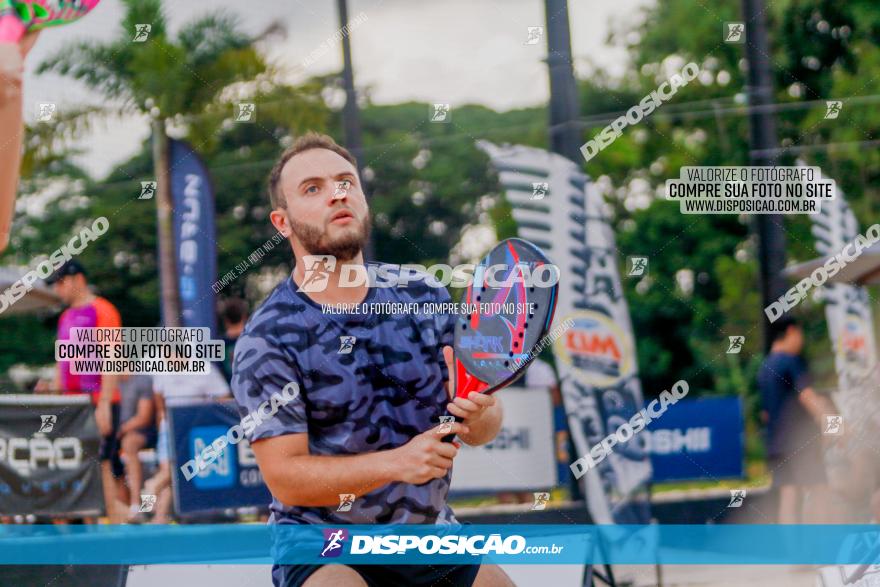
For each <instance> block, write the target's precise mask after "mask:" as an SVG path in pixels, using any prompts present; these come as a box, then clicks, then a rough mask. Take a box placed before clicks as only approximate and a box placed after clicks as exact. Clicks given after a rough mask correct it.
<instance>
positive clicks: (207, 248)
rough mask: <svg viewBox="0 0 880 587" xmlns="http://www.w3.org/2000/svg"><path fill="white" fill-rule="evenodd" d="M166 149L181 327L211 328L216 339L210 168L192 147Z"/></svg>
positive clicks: (178, 143) (175, 144)
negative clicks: (169, 172)
mask: <svg viewBox="0 0 880 587" xmlns="http://www.w3.org/2000/svg"><path fill="white" fill-rule="evenodd" d="M168 149H169V160H170V168H171V198H172V200H173V202H174V212H173V215H172V219H173V226H174V228H173V230H174V244H175V252H176V262H177V278H178V287H179V290H180V309H181V314H182V322H181V326H190V327H207V328H210V329H211V337H212V338H217V336H216V335H217V318H216V306H215V303H216V302H215V300H214V290H213V289H212V287H211V286H212V285H213V284H214V283H215V282H216V281H217V248H216V247H217V245H216V243H217V235H216V228H215V226H214V188H213V186H212V185H211V178H210V176H209V175H208V169H207V168H206V167H205V164H204V163H203V162H202V160H201V158H200V157H199V156H198V154H197V153H196V152H195V151H193V150H192V148H191V147H190V146H189V145H188V144H186V143H185V142H183V141H178V140H174V139H171V140H169V147H168Z"/></svg>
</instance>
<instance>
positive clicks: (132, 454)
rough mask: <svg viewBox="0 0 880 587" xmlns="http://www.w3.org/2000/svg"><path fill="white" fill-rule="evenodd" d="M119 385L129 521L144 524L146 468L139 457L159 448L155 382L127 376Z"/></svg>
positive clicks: (146, 378) (145, 378)
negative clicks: (143, 502)
mask: <svg viewBox="0 0 880 587" xmlns="http://www.w3.org/2000/svg"><path fill="white" fill-rule="evenodd" d="M120 379H121V381H120V382H119V391H120V393H121V394H122V401H121V404H120V409H119V420H120V421H121V422H122V424H121V425H120V426H119V433H118V436H119V441H120V445H121V447H122V460H123V462H124V464H125V480H126V485H127V486H128V503H129V512H128V521H130V522H136V521H141V520H142V518H143V516H141V514H140V510H141V497H140V496H141V487H142V486H143V481H144V468H143V465H142V464H141V461H140V458H138V453H140V451H142V450H144V449H146V448H154V447H155V446H156V436H157V432H156V422H155V415H156V408H155V404H154V400H153V380H152V378H151V377H150V376H149V375H124V376H122V377H121V378H120Z"/></svg>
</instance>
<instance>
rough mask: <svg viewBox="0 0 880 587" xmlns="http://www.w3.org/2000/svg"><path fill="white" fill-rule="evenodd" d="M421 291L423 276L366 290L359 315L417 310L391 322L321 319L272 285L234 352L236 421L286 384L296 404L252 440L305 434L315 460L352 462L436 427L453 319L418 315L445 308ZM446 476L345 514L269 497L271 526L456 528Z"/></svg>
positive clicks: (284, 288) (384, 492) (398, 489)
mask: <svg viewBox="0 0 880 587" xmlns="http://www.w3.org/2000/svg"><path fill="white" fill-rule="evenodd" d="M426 281H429V282H430V281H431V278H430V277H427V276H425V275H421V276H420V277H419V279H417V280H414V281H410V282H409V284H408V285H406V286H400V287H371V288H370V289H369V291H368V293H367V297H366V299H364V301H363V302H362V306H361V309H363V307H365V306H366V307H367V308H370V305H373V306H372V307H373V308H377V307H378V308H381V307H382V306H381V305H382V304H394V303H407V304H410V303H415V304H418V306H419V310H420V311H419V312H418V313H410V312H392V313H390V314H388V313H375V312H369V311H367V312H359V313H349V314H334V313H325V312H323V311H322V307H321V305H320V304H318V303H316V302H314V301H313V300H311V299H310V298H309V297H308V296H307V295H306V294H305V293H303V292H298V291H297V285H296V284H295V283H294V282H293V279H292V278H290V277H288V278H287V279H286V280H285V281H283V282H282V283H280V284H279V285H278V286H277V287H276V288H275V290H274V291H273V292H272V293H271V294H270V295H269V297H268V298H267V299H266V301H265V302H264V303H263V304H262V306H261V307H260V308H259V309H258V310H257V311H256V312H255V313H254V315H253V316H252V317H251V318H250V320H248V323H247V325H246V326H245V330H244V332H243V333H242V335H241V337H240V338H239V340H238V343H237V344H236V346H235V361H234V363H233V376H232V390H233V393H234V395H235V400H236V402H237V403H238V407H239V412H240V414H241V415H242V417H243V416H244V415H246V414H248V413H252V412H254V411H255V410H256V409H257V407H258V406H259V405H260V404H261V403H262V402H265V401H266V400H269V398H270V397H271V396H272V394H273V393H281V390H282V389H283V388H284V386H285V385H287V384H288V383H290V382H296V384H297V385H299V388H300V393H299V395H298V396H297V397H296V399H294V400H293V401H291V402H289V403H287V404H286V405H283V406H282V407H281V408H280V410H279V411H278V412H277V413H276V414H275V416H274V417H272V418H269V419H267V420H264V421H263V422H262V423H260V424H259V425H257V427H256V428H255V429H254V430H253V431H252V433H251V434H249V435H248V439H249V440H250V441H251V442H253V441H255V440H259V439H263V438H272V437H274V436H281V435H283V434H297V433H303V432H307V433H308V434H309V452H310V453H311V454H312V455H357V454H362V453H367V452H374V451H380V450H388V449H392V448H396V447H398V446H401V445H403V444H406V443H407V442H409V440H410V439H412V438H413V437H414V436H416V435H418V434H420V433H422V432H424V431H426V430H428V429H430V428H433V427H435V426H437V425H438V423H439V421H440V416H443V415H445V414H446V404H447V403H448V401H449V399H448V395H447V392H446V387H445V379H447V377H448V374H447V369H446V364H445V362H444V360H443V352H442V349H443V346H444V345H452V339H453V328H454V320H453V318H454V316H452V315H451V314H448V313H446V314H437V313H427V314H426V313H422V312H421V307H422V304H423V303H426V304H430V303H446V302H449V300H450V298H449V293H448V292H447V291H446V289H445V288H444V287H433V286H429V285H428V284H427V283H426ZM433 283H434V284H436V282H433ZM410 307H411V306H410ZM386 308H387V306H386ZM352 337H353V338H352ZM449 477H450V474H449V473H448V474H447V475H446V477H444V478H441V479H433V480H432V481H430V482H428V483H426V484H423V485H418V486H416V485H411V484H407V483H399V482H394V483H390V484H388V485H385V486H383V487H380V488H378V489H376V490H374V491H372V492H371V493H368V494H365V495H363V496H360V497H358V498H357V499H356V500H355V502H354V504H353V507H351V509H350V511H348V512H345V511H341V512H340V511H337V509H338V508H337V507H299V506H294V507H288V506H285V505H284V504H282V503H281V502H280V501H278V499H276V498H274V497H273V499H272V504H271V506H270V509H271V510H272V521H273V522H276V523H293V524H346V523H350V524H374V523H376V524H390V523H411V524H427V523H441V524H442V523H452V522H455V518H454V517H453V513H452V510H451V509H450V508H449V506H448V505H447V503H446V496H447V493H448V492H449Z"/></svg>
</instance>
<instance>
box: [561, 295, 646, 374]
mask: <svg viewBox="0 0 880 587" xmlns="http://www.w3.org/2000/svg"><path fill="white" fill-rule="evenodd" d="M569 323H571V324H572V325H571V327H570V328H568V329H567V330H566V331H565V334H564V336H560V337H559V338H558V339H557V340H556V342H555V343H554V347H555V349H556V351H557V352H556V356H557V357H559V358H560V359H561V360H562V361H563V362H564V363H566V364H568V365H569V366H570V367H571V368H572V371H571V372H572V374H573V375H574V377H576V378H577V379H579V380H580V381H581V382H582V383H584V384H586V385H591V386H594V387H609V386H612V385H615V384H616V383H618V382H619V381H620V380H621V379H624V378H625V377H628V376H629V375H631V374H632V373H633V371H634V369H635V363H634V361H633V355H634V353H633V350H632V339H631V338H630V337H629V336H627V335H626V334H625V333H624V331H623V330H622V329H621V328H620V327H619V326H617V324H615V323H614V321H612V320H611V318H609V317H608V316H606V315H605V314H602V313H600V312H595V311H592V310H586V311H582V312H577V313H575V314H574V315H572V316H571V317H569V318H568V319H567V320H566V324H569Z"/></svg>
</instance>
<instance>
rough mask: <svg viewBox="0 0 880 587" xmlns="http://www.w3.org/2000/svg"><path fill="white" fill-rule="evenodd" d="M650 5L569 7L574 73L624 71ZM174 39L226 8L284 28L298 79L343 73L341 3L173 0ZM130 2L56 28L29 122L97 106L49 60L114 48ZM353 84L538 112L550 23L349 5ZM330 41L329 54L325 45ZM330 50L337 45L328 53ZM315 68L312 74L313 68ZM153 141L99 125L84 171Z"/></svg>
mask: <svg viewBox="0 0 880 587" xmlns="http://www.w3.org/2000/svg"><path fill="white" fill-rule="evenodd" d="M651 2H652V0H613V1H611V0H570V1H569V14H570V22H571V30H572V50H573V53H574V58H575V63H576V66H578V65H580V66H581V67H582V66H583V64H585V63H586V59H587V58H589V59H591V60H592V61H594V62H600V63H602V64H604V65H605V66H607V67H611V68H612V69H613V70H615V69H616V70H618V71H619V70H620V69H621V68H622V65H623V63H624V54H623V53H622V52H621V51H619V50H613V49H611V48H609V47H607V46H606V44H605V39H606V36H607V34H608V32H609V30H611V28H612V27H614V28H619V27H620V26H622V25H625V24H627V23H631V22H634V21H635V19H636V18H638V15H639V14H640V7H642V6H644V5H647V4H649V3H651ZM165 7H166V13H167V15H168V18H169V21H170V25H171V29H172V31H174V30H176V29H177V28H178V27H179V26H180V25H181V24H182V23H185V22H188V21H190V20H192V19H193V18H194V17H197V16H199V15H200V14H203V13H204V12H205V11H207V10H218V9H224V10H227V11H229V12H232V13H233V14H237V15H239V16H240V17H241V19H242V23H243V26H244V27H245V28H246V29H247V30H248V31H251V32H256V31H259V30H262V29H263V28H264V27H265V26H266V25H267V24H268V23H269V22H271V21H272V20H279V21H281V22H282V23H283V24H284V25H285V26H286V28H287V37H286V39H284V40H282V41H277V42H276V43H275V44H274V45H273V46H272V48H271V50H270V53H269V57H270V60H271V61H272V62H274V63H276V64H278V65H281V66H283V67H285V69H286V70H287V71H290V72H291V77H292V80H293V81H296V80H297V79H303V78H305V77H307V76H308V75H314V74H318V73H325V72H329V71H334V70H338V69H339V68H340V63H341V52H340V50H339V44H338V43H337V42H335V41H333V40H332V39H331V37H332V35H333V34H334V33H335V32H336V31H337V30H338V28H339V25H338V17H337V15H336V2H335V1H334V0H259V1H251V2H241V1H238V0H166V1H165ZM121 15H122V5H121V3H120V2H119V0H103V1H102V2H101V3H100V4H99V6H98V8H96V9H95V11H94V12H93V13H92V14H90V15H88V16H87V17H86V18H84V19H82V20H81V21H79V22H77V23H74V24H71V25H66V26H63V27H60V28H58V29H53V30H49V31H46V32H45V33H43V35H41V38H40V40H39V42H38V43H37V45H36V47H35V48H34V50H33V52H32V54H31V56H30V57H29V58H28V65H27V72H26V77H25V115H26V117H27V119H28V120H32V119H33V118H34V116H35V114H36V110H37V104H38V103H40V102H54V103H56V104H58V107H59V108H63V107H64V106H65V105H69V104H82V103H94V102H96V99H97V97H96V96H95V95H93V94H91V93H90V92H88V91H87V90H85V89H84V88H82V87H81V86H79V84H77V83H76V82H72V81H70V80H67V79H64V78H59V77H57V76H49V75H43V76H36V75H35V74H34V69H35V66H36V64H37V63H39V62H40V61H41V60H42V59H44V58H45V57H47V56H49V55H51V54H53V53H55V52H56V51H57V50H58V48H59V47H61V46H62V45H64V44H65V43H67V42H69V41H72V40H83V39H96V40H107V39H110V38H113V37H114V36H115V35H117V34H118V30H119V21H120V18H121ZM358 17H360V23H359V24H358V25H357V26H356V27H354V29H353V32H352V53H353V58H354V65H355V81H356V84H357V85H359V86H362V85H369V86H371V88H372V97H373V100H374V101H375V102H377V103H381V104H388V103H396V102H402V101H406V100H420V101H425V102H444V103H446V102H448V103H450V104H452V105H453V108H454V107H455V105H456V104H464V103H480V104H485V105H487V106H490V107H492V108H495V109H498V110H508V109H511V108H517V107H523V106H533V105H536V104H540V103H542V102H545V101H546V100H547V96H548V80H547V70H546V66H545V64H544V63H543V62H542V60H543V59H544V57H545V55H546V43H545V42H544V40H542V41H541V42H540V43H538V44H537V45H527V44H526V39H527V36H528V34H527V30H528V27H530V26H544V25H545V22H544V3H543V2H542V1H541V0H446V1H444V2H433V1H429V0H349V19H350V20H351V21H354V20H355V19H358ZM325 42H326V43H327V44H326V45H324V43H325ZM322 46H326V47H329V48H328V49H326V50H323V49H321V47H322ZM304 63H308V66H307V67H303V64H304ZM148 134H149V129H148V127H147V123H146V121H145V120H140V119H138V118H131V119H126V120H123V121H112V122H110V123H108V124H106V125H99V126H98V127H97V128H95V129H94V131H93V132H92V133H91V134H90V135H89V136H88V137H87V140H84V141H83V146H85V147H86V148H87V152H88V156H87V157H86V158H85V159H84V160H83V161H82V163H83V165H84V166H85V167H86V168H87V169H88V170H89V171H90V172H92V173H93V174H96V175H97V176H99V177H100V176H102V175H104V174H106V173H107V172H108V171H109V170H110V169H111V168H112V166H113V165H115V164H117V163H119V162H121V161H123V160H125V159H126V158H127V157H129V156H131V155H132V154H133V153H134V152H135V151H136V150H137V148H138V145H139V144H140V142H141V141H142V140H143V139H144V138H145V137H146V136H147V135H148Z"/></svg>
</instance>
